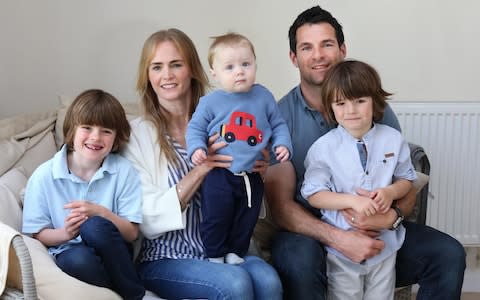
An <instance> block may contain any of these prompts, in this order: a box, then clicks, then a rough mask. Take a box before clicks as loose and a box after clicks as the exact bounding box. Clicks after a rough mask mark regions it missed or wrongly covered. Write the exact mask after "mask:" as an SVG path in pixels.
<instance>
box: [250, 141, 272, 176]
mask: <svg viewBox="0 0 480 300" xmlns="http://www.w3.org/2000/svg"><path fill="white" fill-rule="evenodd" d="M262 155H263V158H264V159H263V160H257V161H255V165H254V166H253V172H258V173H260V176H262V179H263V178H265V174H266V173H267V169H268V166H269V164H270V151H268V149H266V148H265V149H263V150H262Z"/></svg>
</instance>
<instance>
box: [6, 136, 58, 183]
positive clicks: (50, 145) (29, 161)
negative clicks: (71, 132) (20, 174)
mask: <svg viewBox="0 0 480 300" xmlns="http://www.w3.org/2000/svg"><path fill="white" fill-rule="evenodd" d="M56 152H57V148H56V146H55V140H54V138H53V132H51V131H50V132H48V133H47V134H45V135H44V136H43V137H42V138H41V139H40V140H39V141H38V143H36V144H35V145H34V146H33V147H31V148H30V149H28V150H27V151H26V152H25V154H23V156H22V157H21V158H20V160H19V161H17V162H16V163H15V165H14V167H17V166H22V167H23V168H25V174H26V175H27V177H30V175H32V173H33V171H35V169H36V168H37V167H38V166H39V165H40V164H42V163H43V162H45V161H47V160H49V159H51V158H52V157H53V155H55V153H56Z"/></svg>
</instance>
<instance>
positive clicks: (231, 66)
mask: <svg viewBox="0 0 480 300" xmlns="http://www.w3.org/2000/svg"><path fill="white" fill-rule="evenodd" d="M251 65H252V64H251V63H249V62H243V63H242V64H241V65H240V66H241V67H242V68H247V67H250V66H251ZM233 69H235V66H234V65H226V66H225V70H227V71H232V70H233Z"/></svg>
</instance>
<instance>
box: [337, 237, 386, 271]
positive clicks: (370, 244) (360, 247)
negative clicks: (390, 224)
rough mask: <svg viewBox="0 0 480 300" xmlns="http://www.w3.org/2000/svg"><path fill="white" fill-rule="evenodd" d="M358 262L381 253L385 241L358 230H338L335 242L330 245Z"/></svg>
mask: <svg viewBox="0 0 480 300" xmlns="http://www.w3.org/2000/svg"><path fill="white" fill-rule="evenodd" d="M330 246H331V247H333V248H335V249H336V250H337V251H340V252H341V253H342V254H343V255H345V256H346V257H348V258H349V259H351V260H352V261H354V262H356V263H360V262H362V261H364V260H365V259H368V258H370V257H373V256H375V255H377V254H379V253H380V252H381V251H382V250H383V248H384V247H385V242H384V241H382V240H377V239H375V238H372V237H370V236H368V235H365V234H363V233H361V232H359V231H356V230H350V231H342V230H340V229H339V230H338V231H337V233H336V237H335V243H334V244H331V245H330Z"/></svg>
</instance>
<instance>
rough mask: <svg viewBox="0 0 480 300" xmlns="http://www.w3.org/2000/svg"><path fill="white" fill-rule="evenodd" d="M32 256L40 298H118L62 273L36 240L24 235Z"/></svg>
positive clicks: (100, 299) (111, 299)
mask: <svg viewBox="0 0 480 300" xmlns="http://www.w3.org/2000/svg"><path fill="white" fill-rule="evenodd" d="M24 240H25V244H26V245H27V248H28V251H29V252H30V256H31V258H32V264H33V272H34V276H35V285H36V286H37V293H38V296H39V298H40V299H45V300H50V299H68V300H84V299H91V300H94V299H95V300H116V299H118V300H120V299H121V297H120V296H118V295H117V294H116V293H115V292H113V291H112V290H109V289H106V288H102V287H98V286H94V285H91V284H88V283H85V282H83V281H80V280H78V279H76V278H73V277H71V276H69V275H67V274H66V273H64V272H63V271H62V270H61V269H60V268H59V267H57V265H56V264H55V261H54V260H53V258H52V256H51V255H50V254H48V252H47V249H46V248H45V247H44V246H43V245H42V243H40V242H39V241H38V240H36V239H33V238H30V237H28V236H24Z"/></svg>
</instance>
